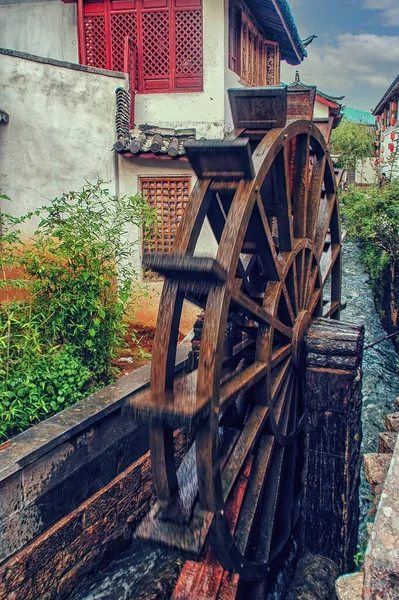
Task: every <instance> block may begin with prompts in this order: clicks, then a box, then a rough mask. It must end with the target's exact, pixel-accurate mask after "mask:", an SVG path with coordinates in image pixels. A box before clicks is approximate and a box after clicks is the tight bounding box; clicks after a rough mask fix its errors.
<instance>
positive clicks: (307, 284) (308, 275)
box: [302, 249, 314, 309]
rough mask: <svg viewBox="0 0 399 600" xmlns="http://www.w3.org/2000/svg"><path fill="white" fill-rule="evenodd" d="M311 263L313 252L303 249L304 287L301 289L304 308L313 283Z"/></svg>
mask: <svg viewBox="0 0 399 600" xmlns="http://www.w3.org/2000/svg"><path fill="white" fill-rule="evenodd" d="M312 264H313V254H312V252H311V251H310V250H308V249H305V267H304V273H305V275H304V289H303V301H302V308H303V309H306V307H307V305H308V299H309V294H310V293H311V292H312V290H313V287H314V285H312Z"/></svg>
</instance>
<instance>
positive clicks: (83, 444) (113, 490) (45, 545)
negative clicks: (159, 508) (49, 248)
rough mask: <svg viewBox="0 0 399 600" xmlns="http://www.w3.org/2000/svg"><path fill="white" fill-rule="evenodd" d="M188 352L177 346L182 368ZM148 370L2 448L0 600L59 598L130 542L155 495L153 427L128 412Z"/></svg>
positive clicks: (180, 449) (186, 347)
mask: <svg viewBox="0 0 399 600" xmlns="http://www.w3.org/2000/svg"><path fill="white" fill-rule="evenodd" d="M189 349H190V343H189V342H188V341H187V342H183V343H182V344H181V345H180V346H179V349H178V356H177V369H181V368H184V366H185V364H186V358H187V355H188V351H189ZM149 369H150V367H149V365H146V366H145V367H142V368H141V369H139V370H137V371H136V372H134V373H132V374H131V375H127V376H126V377H123V378H122V379H120V380H119V381H118V382H116V383H115V384H113V385H111V386H108V387H106V388H104V389H103V390H101V391H99V392H97V393H95V394H93V395H91V396H89V397H88V398H86V399H85V400H83V401H82V402H80V403H79V404H77V405H75V406H73V407H70V408H68V409H67V410H65V411H63V412H62V413H60V414H58V415H56V416H54V417H51V418H50V419H48V420H47V421H45V422H43V423H41V424H39V425H37V426H35V427H32V428H31V429H30V430H28V431H26V432H24V433H22V434H20V435H18V436H16V437H15V438H12V439H11V440H10V442H6V443H5V444H3V445H2V446H0V600H6V599H7V600H38V599H40V600H45V599H46V600H53V599H54V600H55V599H57V600H61V599H62V598H64V597H66V595H67V594H68V593H69V592H70V590H71V589H72V588H73V587H74V586H75V585H76V583H77V581H78V580H79V579H81V577H82V576H83V575H86V574H88V573H90V572H93V571H95V570H96V569H97V568H98V566H99V565H100V564H102V563H104V562H107V561H109V560H111V558H112V557H113V556H114V555H115V554H117V553H119V552H121V551H122V550H123V549H124V547H126V545H128V544H129V543H130V540H131V536H132V529H133V528H134V526H135V524H136V523H137V522H138V521H139V520H140V519H141V518H142V517H143V515H144V514H145V512H146V511H147V510H148V508H149V505H150V503H151V501H152V497H153V490H152V480H151V475H150V461H149V453H148V433H147V427H146V426H143V425H140V424H138V423H137V422H135V421H134V420H133V418H132V417H131V416H129V415H127V414H125V412H124V404H125V401H126V398H127V397H128V396H130V395H131V394H132V393H135V392H137V391H138V390H140V389H143V387H145V386H147V385H148V381H149ZM176 436H177V437H176V444H177V448H176V449H177V451H178V453H181V452H183V451H184V449H185V444H184V436H183V435H182V434H176Z"/></svg>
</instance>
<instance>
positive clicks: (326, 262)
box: [320, 244, 341, 287]
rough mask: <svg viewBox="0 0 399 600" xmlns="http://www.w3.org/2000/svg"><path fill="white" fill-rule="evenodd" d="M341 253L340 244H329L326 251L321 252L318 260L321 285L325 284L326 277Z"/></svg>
mask: <svg viewBox="0 0 399 600" xmlns="http://www.w3.org/2000/svg"><path fill="white" fill-rule="evenodd" d="M340 254H341V245H340V244H330V246H329V248H328V250H327V252H326V253H325V254H323V256H322V258H321V261H320V271H321V285H322V287H324V286H325V284H326V282H327V279H328V278H329V276H330V275H331V271H332V269H333V267H334V265H335V263H336V261H337V259H338V258H339V256H340Z"/></svg>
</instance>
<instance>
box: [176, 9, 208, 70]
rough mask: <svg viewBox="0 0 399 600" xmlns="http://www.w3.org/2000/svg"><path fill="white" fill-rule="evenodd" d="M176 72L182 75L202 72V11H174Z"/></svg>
mask: <svg viewBox="0 0 399 600" xmlns="http://www.w3.org/2000/svg"><path fill="white" fill-rule="evenodd" d="M176 72H177V73H179V74H183V75H195V74H201V73H202V12H201V11H200V10H184V11H178V12H176Z"/></svg>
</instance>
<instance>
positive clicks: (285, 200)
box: [272, 147, 294, 252]
mask: <svg viewBox="0 0 399 600" xmlns="http://www.w3.org/2000/svg"><path fill="white" fill-rule="evenodd" d="M272 178H273V195H274V204H275V207H276V208H275V210H276V214H277V224H278V241H279V249H280V250H281V251H282V252H291V250H292V246H293V243H294V230H293V223H292V216H291V215H292V206H291V189H290V173H289V162H288V157H287V148H286V147H285V148H283V150H281V151H280V152H279V154H278V155H277V156H276V159H275V161H274V163H273V167H272Z"/></svg>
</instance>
